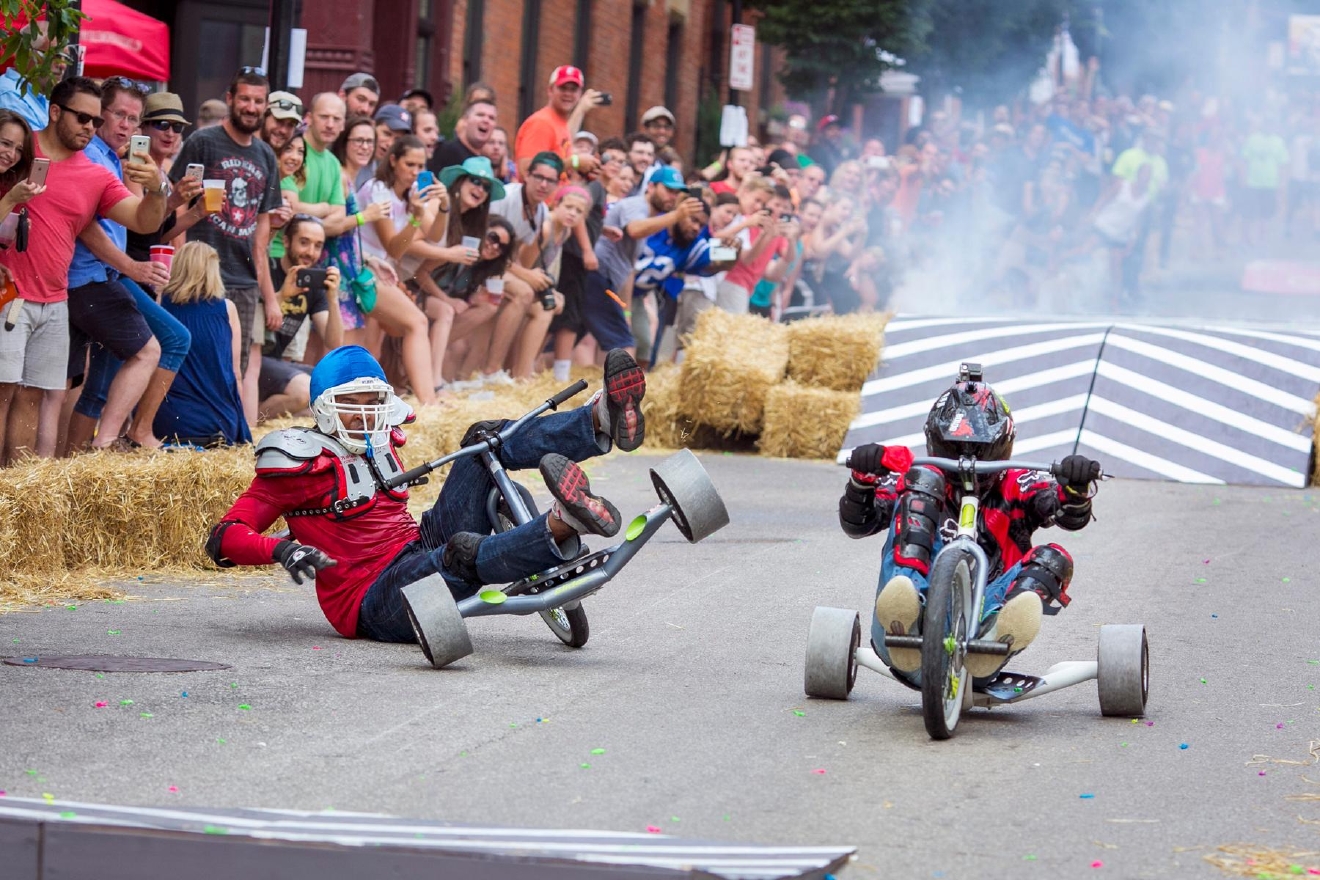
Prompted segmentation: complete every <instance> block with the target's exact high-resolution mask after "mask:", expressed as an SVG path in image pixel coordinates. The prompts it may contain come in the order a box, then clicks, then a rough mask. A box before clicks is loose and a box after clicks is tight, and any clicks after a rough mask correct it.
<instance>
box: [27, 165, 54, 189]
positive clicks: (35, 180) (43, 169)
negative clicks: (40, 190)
mask: <svg viewBox="0 0 1320 880" xmlns="http://www.w3.org/2000/svg"><path fill="white" fill-rule="evenodd" d="M49 172H50V160H49V159H33V160H32V170H31V171H29V172H28V183H30V184H32V185H33V186H45V185H46V175H47V173H49Z"/></svg>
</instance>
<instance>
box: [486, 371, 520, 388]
mask: <svg viewBox="0 0 1320 880" xmlns="http://www.w3.org/2000/svg"><path fill="white" fill-rule="evenodd" d="M481 384H482V385H493V386H496V387H502V386H509V385H513V384H515V383H514V381H513V377H512V376H510V375H509V371H508V370H496V371H495V372H493V373H482V374H481Z"/></svg>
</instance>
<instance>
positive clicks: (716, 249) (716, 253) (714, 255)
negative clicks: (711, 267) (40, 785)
mask: <svg viewBox="0 0 1320 880" xmlns="http://www.w3.org/2000/svg"><path fill="white" fill-rule="evenodd" d="M737 256H738V251H737V249H736V248H731V247H729V246H727V245H722V244H717V245H712V246H711V249H710V261H711V262H712V263H727V262H728V261H729V260H732V259H734V258H736V257H737Z"/></svg>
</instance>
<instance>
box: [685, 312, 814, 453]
mask: <svg viewBox="0 0 1320 880" xmlns="http://www.w3.org/2000/svg"><path fill="white" fill-rule="evenodd" d="M787 367H788V335H787V332H786V330H785V328H784V326H783V325H782V324H771V323H770V322H769V321H766V320H765V319H764V318H759V317H757V316H755V315H730V314H728V313H727V312H724V311H721V310H720V309H708V310H707V311H705V312H703V313H702V314H701V317H700V318H699V319H698V320H697V329H696V330H695V331H693V333H692V338H691V340H690V341H689V342H688V345H687V354H686V356H685V357H684V360H683V366H682V368H681V370H680V376H681V385H680V397H679V411H680V412H681V413H682V414H683V415H686V416H688V417H690V418H691V419H692V420H693V421H695V422H696V423H697V424H699V425H706V426H708V427H710V428H714V429H715V430H716V431H718V432H719V433H720V434H722V435H724V436H731V435H733V434H734V433H735V432H742V433H744V434H758V433H760V431H761V417H762V413H763V411H764V409H765V398H766V395H767V394H768V393H769V391H770V389H771V388H773V387H774V386H775V385H778V384H779V382H780V380H781V379H783V377H784V370H785V369H786V368H787Z"/></svg>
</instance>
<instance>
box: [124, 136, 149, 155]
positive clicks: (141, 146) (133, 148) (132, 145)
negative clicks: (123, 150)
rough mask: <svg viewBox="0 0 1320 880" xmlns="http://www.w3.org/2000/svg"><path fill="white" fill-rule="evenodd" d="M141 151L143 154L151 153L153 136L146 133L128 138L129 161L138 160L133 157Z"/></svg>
mask: <svg viewBox="0 0 1320 880" xmlns="http://www.w3.org/2000/svg"><path fill="white" fill-rule="evenodd" d="M139 153H140V154H142V155H143V156H150V155H151V138H149V137H147V136H146V135H145V134H135V135H133V136H132V137H131V138H129V139H128V161H130V162H134V161H136V160H135V159H134V158H133V157H134V156H136V155H138V154H139Z"/></svg>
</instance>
